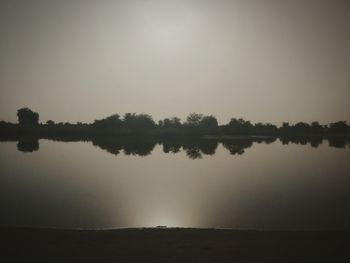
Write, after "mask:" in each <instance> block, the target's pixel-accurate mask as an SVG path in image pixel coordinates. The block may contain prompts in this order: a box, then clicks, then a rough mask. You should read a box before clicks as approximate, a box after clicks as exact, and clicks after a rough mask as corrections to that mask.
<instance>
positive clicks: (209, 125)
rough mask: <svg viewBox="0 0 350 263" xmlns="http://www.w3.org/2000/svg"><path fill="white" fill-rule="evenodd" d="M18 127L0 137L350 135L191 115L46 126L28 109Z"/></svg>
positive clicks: (338, 129) (5, 128) (336, 127)
mask: <svg viewBox="0 0 350 263" xmlns="http://www.w3.org/2000/svg"><path fill="white" fill-rule="evenodd" d="M17 117H18V123H15V124H14V123H8V122H4V121H1V122H0V136H2V137H4V136H5V137H11V136H14V137H16V136H38V137H50V136H51V137H55V136H58V137H60V136H67V137H71V138H73V139H74V138H91V137H95V136H99V135H104V136H105V135H111V136H117V135H139V136H141V135H151V136H159V137H162V136H163V137H164V136H165V137H168V136H196V137H203V136H212V137H223V136H274V137H291V136H334V135H337V136H338V135H350V126H349V124H347V123H346V122H345V121H338V122H335V123H331V124H328V125H321V124H319V123H318V122H316V121H315V122H312V123H311V124H309V123H304V122H299V123H296V124H290V123H288V122H284V123H283V124H282V125H281V126H280V127H277V126H276V125H274V124H271V123H255V124H253V123H251V122H250V121H246V120H243V119H241V118H239V119H237V118H232V119H231V120H230V122H229V123H227V124H225V125H219V124H218V121H217V119H216V118H215V116H212V115H203V114H198V113H191V114H189V115H188V117H187V118H186V120H185V121H184V122H182V121H181V119H180V118H177V117H172V118H166V119H164V120H160V121H159V122H158V123H156V122H155V121H154V120H153V118H152V116H150V115H148V114H136V113H126V114H125V115H124V116H123V117H121V116H120V115H118V114H114V115H111V116H108V117H106V118H103V119H99V120H95V121H94V122H93V123H81V122H78V123H76V124H71V123H68V122H67V123H62V122H60V123H55V122H54V121H52V120H49V121H47V122H46V123H45V124H43V123H40V122H39V114H38V113H37V112H34V111H32V110H30V109H29V108H21V109H19V110H18V111H17Z"/></svg>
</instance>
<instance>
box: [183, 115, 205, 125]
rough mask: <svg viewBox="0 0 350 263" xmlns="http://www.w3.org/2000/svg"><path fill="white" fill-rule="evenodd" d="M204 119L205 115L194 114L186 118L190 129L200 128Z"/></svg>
mask: <svg viewBox="0 0 350 263" xmlns="http://www.w3.org/2000/svg"><path fill="white" fill-rule="evenodd" d="M202 119H203V114H199V113H195V112H192V113H190V114H189V115H188V116H187V118H186V123H185V124H186V125H187V126H189V127H199V126H200V124H201V121H202Z"/></svg>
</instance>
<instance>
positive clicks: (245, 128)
mask: <svg viewBox="0 0 350 263" xmlns="http://www.w3.org/2000/svg"><path fill="white" fill-rule="evenodd" d="M226 127H227V130H228V132H229V133H230V134H239V135H242V134H245V135H247V134H251V132H252V128H253V125H252V124H251V123H250V121H245V120H243V119H241V118H240V119H236V118H232V119H231V120H230V122H229V123H228V125H227V126H226Z"/></svg>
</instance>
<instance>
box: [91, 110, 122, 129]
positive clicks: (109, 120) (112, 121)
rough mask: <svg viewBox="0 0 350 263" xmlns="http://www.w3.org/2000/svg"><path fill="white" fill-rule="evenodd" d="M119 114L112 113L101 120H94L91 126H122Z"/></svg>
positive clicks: (104, 127) (113, 127)
mask: <svg viewBox="0 0 350 263" xmlns="http://www.w3.org/2000/svg"><path fill="white" fill-rule="evenodd" d="M119 118H120V116H119V115H118V114H113V115H111V116H109V117H106V118H104V119H101V120H95V121H94V123H93V124H92V126H94V127H97V128H103V129H106V128H112V129H115V128H120V127H121V126H122V120H121V119H119Z"/></svg>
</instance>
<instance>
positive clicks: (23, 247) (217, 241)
mask: <svg viewBox="0 0 350 263" xmlns="http://www.w3.org/2000/svg"><path fill="white" fill-rule="evenodd" d="M0 239H1V244H2V245H1V247H2V248H1V257H2V258H8V260H6V261H2V262H163V263H166V262H218V263H220V262H259V263H261V262H269V263H271V262H309V263H310V262H317V263H319V262H350V252H349V248H350V232H349V231H348V232H269V231H239V230H215V229H185V228H179V229H152V228H148V229H120V230H53V229H29V228H0Z"/></svg>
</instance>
